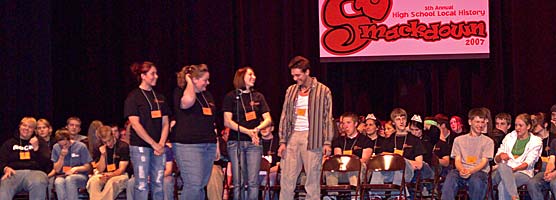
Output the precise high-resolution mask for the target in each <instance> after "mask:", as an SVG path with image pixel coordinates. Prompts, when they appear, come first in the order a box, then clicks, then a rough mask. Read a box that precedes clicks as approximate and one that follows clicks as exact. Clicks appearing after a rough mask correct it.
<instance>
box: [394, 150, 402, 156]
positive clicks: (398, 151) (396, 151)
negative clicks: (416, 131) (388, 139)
mask: <svg viewBox="0 0 556 200" xmlns="http://www.w3.org/2000/svg"><path fill="white" fill-rule="evenodd" d="M394 153H395V154H398V155H400V156H403V150H398V149H394Z"/></svg>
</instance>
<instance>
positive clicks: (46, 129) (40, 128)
mask: <svg viewBox="0 0 556 200" xmlns="http://www.w3.org/2000/svg"><path fill="white" fill-rule="evenodd" d="M37 135H38V136H39V137H38V138H39V139H42V140H43V141H44V142H46V144H48V149H49V150H50V151H52V147H54V144H56V140H55V139H54V137H51V136H52V126H51V125H50V122H48V120H46V119H39V120H38V121H37ZM48 157H50V155H49V156H48Z"/></svg>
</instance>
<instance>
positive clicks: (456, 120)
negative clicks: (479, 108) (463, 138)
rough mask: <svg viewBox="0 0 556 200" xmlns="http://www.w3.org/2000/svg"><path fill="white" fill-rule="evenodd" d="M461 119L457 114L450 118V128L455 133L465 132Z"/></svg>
mask: <svg viewBox="0 0 556 200" xmlns="http://www.w3.org/2000/svg"><path fill="white" fill-rule="evenodd" d="M463 127H464V125H463V120H462V119H461V117H459V116H452V117H451V118H450V128H451V129H452V131H454V133H456V135H461V134H465V131H464V130H463Z"/></svg>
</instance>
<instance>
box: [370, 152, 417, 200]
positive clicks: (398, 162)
mask: <svg viewBox="0 0 556 200" xmlns="http://www.w3.org/2000/svg"><path fill="white" fill-rule="evenodd" d="M395 171H402V181H401V183H400V185H396V184H393V183H383V184H371V183H369V182H370V179H372V175H371V176H370V178H368V177H369V174H370V173H373V174H374V173H380V172H395ZM405 184H406V183H405V159H404V157H402V156H400V155H398V154H382V155H376V156H373V157H372V158H371V159H369V161H367V170H366V174H365V183H364V184H361V185H360V186H359V188H360V190H361V196H362V198H361V199H365V195H367V192H368V191H371V192H377V191H384V192H395V191H398V192H399V194H401V195H403V197H406V196H407V193H406V191H405V186H406V185H405ZM385 197H386V198H387V195H386V194H385Z"/></svg>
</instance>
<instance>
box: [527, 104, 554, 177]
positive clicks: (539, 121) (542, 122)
mask: <svg viewBox="0 0 556 200" xmlns="http://www.w3.org/2000/svg"><path fill="white" fill-rule="evenodd" d="M548 123H549V122H548V121H547V118H546V116H545V114H544V113H542V112H539V113H535V114H532V115H531V132H532V134H533V135H535V136H538V137H540V138H541V139H542V152H541V160H542V167H541V171H544V168H545V167H546V163H547V162H548V155H549V152H550V141H552V139H554V138H555V137H556V135H554V134H553V133H550V131H549V129H548Z"/></svg>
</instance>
